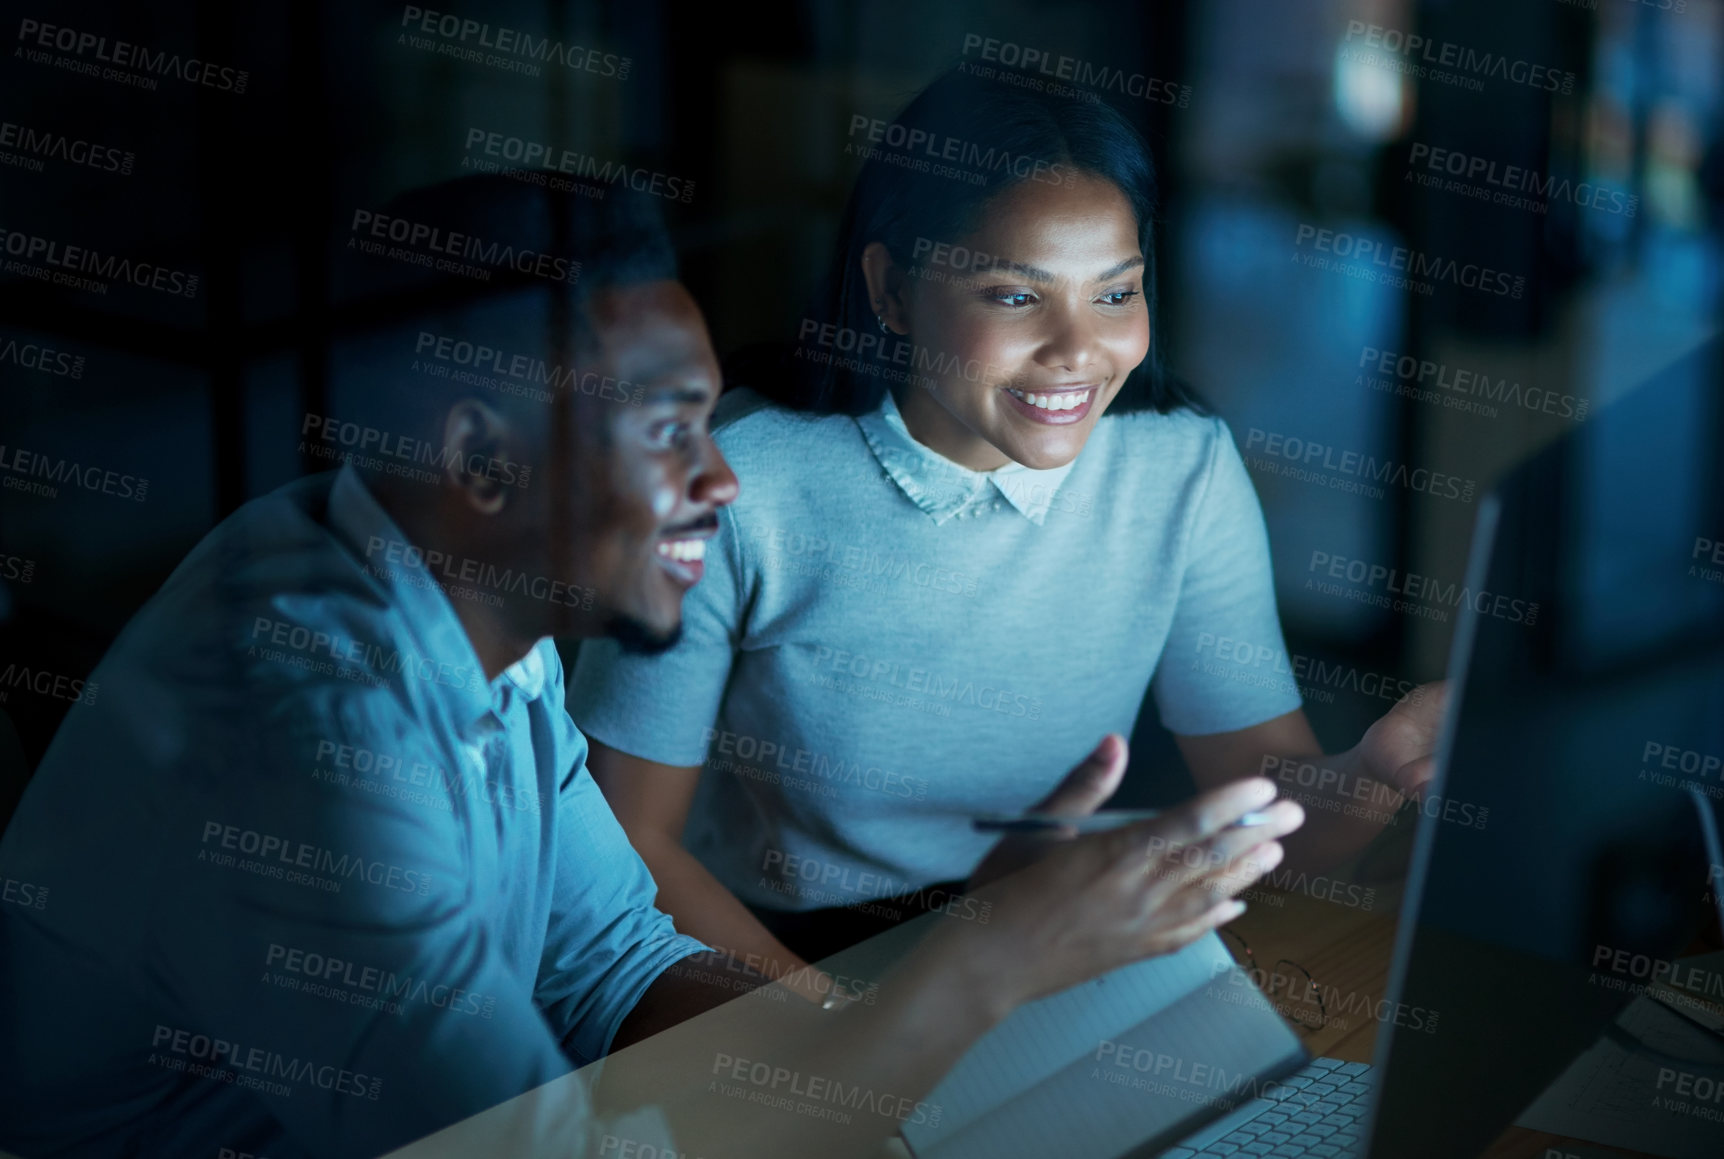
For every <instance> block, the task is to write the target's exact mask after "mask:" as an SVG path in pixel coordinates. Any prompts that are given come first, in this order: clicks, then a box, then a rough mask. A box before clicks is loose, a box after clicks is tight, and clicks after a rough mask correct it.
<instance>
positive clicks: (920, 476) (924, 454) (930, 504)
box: [856, 392, 1077, 526]
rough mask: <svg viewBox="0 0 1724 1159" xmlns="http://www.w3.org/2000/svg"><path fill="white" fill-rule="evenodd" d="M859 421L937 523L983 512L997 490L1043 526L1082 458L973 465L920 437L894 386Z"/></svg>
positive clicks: (893, 475)
mask: <svg viewBox="0 0 1724 1159" xmlns="http://www.w3.org/2000/svg"><path fill="white" fill-rule="evenodd" d="M856 425H857V426H858V427H859V428H861V431H862V437H863V438H864V439H865V440H867V443H868V447H869V449H870V450H872V451H873V452H874V457H875V458H876V459H878V460H880V466H881V467H882V468H884V469H885V471H886V476H887V477H888V478H889V479H891V480H892V481H893V482H894V483H896V484H897V485H898V489H899V490H900V491H902V492H903V493H904V495H905V497H906V498H908V499H909V500H910V502H912V503H914V504H915V505H916V506H918V507H920V508H921V509H922V510H923V511H925V512H927V513H928V515H929V516H930V517H932V518H933V520H934V522H935V523H936V524H943V523H945V522H946V520H948V519H950V518H952V517H953V516H954V515H958V514H959V513H961V512H964V511H969V510H974V511H976V512H977V513H978V514H979V513H980V511H982V510H985V507H984V506H983V505H984V504H986V503H987V501H988V498H989V496H990V495H991V494H993V493H998V494H999V495H1000V496H1001V497H1003V498H1004V499H1005V501H1006V502H1007V503H1010V504H1011V505H1012V507H1013V508H1015V509H1016V510H1017V511H1018V513H1019V514H1021V515H1022V516H1023V517H1024V518H1025V519H1028V520H1029V521H1030V522H1031V523H1034V524H1036V525H1037V526H1040V525H1041V523H1042V521H1043V520H1044V519H1046V518H1047V514H1048V509H1049V507H1050V506H1052V504H1053V501H1054V495H1055V494H1056V493H1058V491H1059V489H1060V484H1062V483H1064V482H1065V478H1066V476H1067V475H1069V474H1071V469H1072V466H1073V464H1075V463H1076V462H1077V460H1076V459H1073V460H1072V461H1071V462H1070V463H1067V464H1065V466H1063V467H1054V468H1053V469H1051V470H1047V471H1035V470H1031V469H1030V468H1029V467H1025V466H1022V465H1021V464H1018V463H1007V464H1006V465H1005V466H1004V467H1000V468H998V469H997V470H993V471H972V470H970V469H969V468H968V467H964V466H961V465H959V464H957V463H954V462H952V460H950V459H948V458H946V457H945V456H944V455H942V454H940V453H939V452H938V451H934V450H930V449H929V448H927V447H925V446H923V445H922V444H921V443H918V442H917V441H916V439H915V437H914V436H913V435H911V434H910V429H909V428H908V427H906V426H905V425H904V416H903V415H902V414H901V413H899V411H898V404H897V402H896V401H894V400H893V398H892V395H891V394H890V392H888V393H887V395H886V398H885V401H883V402H882V403H881V404H880V406H879V408H878V409H877V410H872V411H869V412H868V413H867V414H865V415H862V416H861V417H860V418H858V419H857V420H856Z"/></svg>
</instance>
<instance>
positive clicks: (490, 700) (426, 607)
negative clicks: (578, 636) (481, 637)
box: [329, 464, 546, 729]
mask: <svg viewBox="0 0 1724 1159" xmlns="http://www.w3.org/2000/svg"><path fill="white" fill-rule="evenodd" d="M329 523H330V526H331V527H332V528H333V529H334V530H335V532H336V533H337V534H338V535H339V536H341V538H342V539H344V540H345V541H346V542H347V545H348V547H349V548H350V549H351V550H352V551H353V552H354V554H355V555H356V556H357V557H358V558H359V559H360V560H361V561H365V560H366V559H367V556H366V545H367V544H369V543H372V542H374V541H375V540H381V541H383V542H385V543H390V542H400V543H405V542H407V540H406V536H405V535H404V534H403V533H402V531H401V529H400V528H399V527H397V526H396V525H395V521H394V520H392V519H390V518H389V515H388V513H387V512H385V511H384V510H383V507H382V505H381V504H379V503H378V502H377V500H376V498H375V497H374V496H373V495H372V494H371V491H370V489H368V488H367V487H366V486H365V484H364V483H363V482H362V481H361V480H360V478H359V474H358V472H356V471H355V470H354V469H353V466H352V464H343V466H342V467H341V470H340V473H339V474H337V475H336V478H335V485H334V487H332V488H331V489H330V493H329ZM369 574H370V575H371V577H372V579H373V580H374V581H375V582H377V583H379V584H380V585H382V586H383V587H384V588H386V589H387V590H388V591H389V592H390V595H391V601H392V602H393V603H394V604H395V606H397V607H400V608H402V609H403V613H404V614H403V616H402V619H403V621H404V622H405V624H406V625H407V630H408V633H409V634H410V635H411V636H412V638H413V642H414V644H415V645H417V647H418V652H419V655H420V656H422V657H424V658H426V659H427V660H428V661H430V662H432V663H437V664H439V665H440V668H439V669H438V670H439V671H440V672H444V673H475V674H478V675H479V679H478V680H477V681H474V680H472V679H468V680H466V681H447V682H445V681H443V680H433V681H429V682H427V687H428V688H429V689H431V690H432V692H433V695H436V696H439V697H442V698H444V699H445V700H446V701H447V703H448V704H449V707H450V709H451V710H452V712H453V714H454V716H455V718H456V719H457V720H458V721H460V722H461V724H462V726H463V727H465V728H468V729H470V728H472V727H473V726H475V725H479V724H481V723H483V722H484V721H485V720H486V719H487V718H488V717H490V716H491V713H492V711H493V709H494V708H495V707H497V706H498V705H499V704H500V703H501V700H500V698H499V694H500V693H501V692H502V691H503V689H504V685H505V682H507V683H508V684H511V685H513V686H514V688H515V689H516V690H518V691H519V694H520V696H521V697H522V699H524V700H535V699H537V698H538V696H539V693H540V692H542V691H543V690H544V687H545V678H546V672H545V662H544V659H543V658H542V657H541V656H540V655H539V649H538V647H537V646H535V647H534V648H533V650H532V651H531V652H528V653H527V654H526V656H524V657H522V658H521V659H520V660H517V661H516V662H515V663H513V664H511V665H510V666H509V667H507V668H505V669H504V670H503V671H502V672H501V673H500V674H499V675H498V676H497V678H496V679H495V680H492V681H489V682H487V681H485V680H484V678H483V667H482V666H481V664H480V663H479V656H478V654H477V653H476V652H474V651H473V644H472V642H471V641H470V640H468V639H467V631H466V629H465V628H463V627H462V626H461V620H460V618H459V617H457V616H456V615H455V609H454V606H453V605H451V604H450V602H449V597H448V596H446V595H444V594H443V591H442V590H441V589H440V588H439V587H438V586H437V584H436V582H435V578H434V577H433V576H432V574H431V572H430V571H429V570H428V569H427V568H426V567H425V565H424V563H423V562H420V561H410V560H403V561H402V562H400V563H391V564H390V565H389V566H388V568H387V569H384V568H375V569H373V570H371V571H370V572H369Z"/></svg>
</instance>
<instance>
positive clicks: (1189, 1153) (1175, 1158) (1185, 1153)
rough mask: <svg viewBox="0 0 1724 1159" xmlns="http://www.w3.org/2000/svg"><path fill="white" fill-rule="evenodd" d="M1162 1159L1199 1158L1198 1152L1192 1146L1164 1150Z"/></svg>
mask: <svg viewBox="0 0 1724 1159" xmlns="http://www.w3.org/2000/svg"><path fill="white" fill-rule="evenodd" d="M1161 1159H1197V1152H1196V1151H1193V1150H1192V1149H1191V1148H1190V1147H1175V1148H1173V1149H1172V1150H1171V1151H1163V1152H1162V1153H1161Z"/></svg>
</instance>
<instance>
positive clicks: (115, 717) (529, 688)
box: [0, 468, 705, 1159]
mask: <svg viewBox="0 0 1724 1159" xmlns="http://www.w3.org/2000/svg"><path fill="white" fill-rule="evenodd" d="M404 544H405V538H404V537H403V535H402V533H401V532H400V531H399V529H397V528H396V527H395V526H394V524H393V523H392V522H391V521H390V519H389V518H388V516H387V515H386V514H385V513H384V511H383V510H382V509H381V508H380V507H379V506H378V504H377V503H376V501H375V500H374V499H373V498H372V497H371V495H370V494H369V493H368V492H367V491H366V489H365V488H364V486H363V484H361V483H360V481H359V479H358V477H357V476H356V475H355V474H354V473H353V472H352V470H351V468H348V469H344V470H342V471H340V472H337V473H334V474H330V475H323V476H318V477H316V478H312V479H307V480H302V481H300V482H298V483H295V484H292V485H290V486H288V487H285V488H283V489H281V490H280V491H277V492H275V493H274V494H272V495H269V496H266V497H265V498H263V499H260V500H258V501H256V502H254V503H251V504H249V505H247V506H246V507H245V508H244V509H242V510H241V511H239V512H238V513H237V514H235V515H234V516H233V517H232V518H231V519H229V520H227V521H226V522H225V523H223V524H222V525H221V526H220V527H218V528H217V529H216V530H215V531H214V532H212V533H211V534H210V535H209V536H208V537H207V538H206V539H205V540H204V541H203V542H202V543H200V544H199V545H198V547H197V548H196V549H195V550H194V551H193V552H192V553H191V555H190V556H188V557H187V559H186V560H185V561H184V562H183V563H182V564H181V565H180V567H179V568H178V569H177V570H176V571H175V572H174V574H173V575H172V576H171V577H170V578H169V580H168V582H167V583H166V584H165V585H164V587H163V588H162V590H161V591H160V592H159V593H158V594H157V595H156V596H155V597H154V598H153V599H151V600H150V601H149V603H148V604H147V605H146V606H145V607H144V608H143V610H142V611H141V612H140V613H139V614H138V616H137V617H136V618H135V619H134V620H133V621H132V622H131V623H130V624H129V625H128V626H127V628H126V629H125V631H124V632H123V633H122V634H121V636H120V638H119V640H118V641H117V642H116V643H115V645H114V647H113V648H112V650H111V651H110V652H109V654H108V655H107V656H106V657H105V658H104V659H103V661H102V663H101V665H100V666H99V667H98V669H97V671H96V673H95V674H94V676H93V678H92V682H93V684H94V686H95V692H94V693H93V694H89V693H87V694H86V699H85V701H84V702H80V703H79V704H77V705H75V706H74V707H73V709H72V711H71V713H70V715H69V716H68V718H67V720H66V722H65V724H64V725H63V726H62V728H61V730H60V732H59V734H58V735H57V736H56V738H55V740H54V743H53V745H52V746H51V747H50V749H49V751H48V753H47V756H46V757H45V758H44V760H43V763H42V766H41V767H40V769H38V770H37V772H36V775H35V776H34V778H33V779H32V781H31V782H30V785H29V787H28V789H27V791H26V793H25V795H24V799H23V801H22V803H21V805H20V807H19V810H18V812H17V814H16V816H15V817H14V818H13V820H12V822H11V824H10V826H9V828H8V830H7V833H6V835H5V837H4V839H3V840H0V877H4V878H6V879H8V880H12V881H16V882H18V883H20V884H21V885H22V884H28V885H30V886H31V887H32V888H31V889H30V890H29V891H28V894H27V896H28V898H29V900H30V904H28V905H26V904H20V903H19V902H17V901H13V902H12V903H11V904H4V905H0V1009H3V1011H4V1017H3V1018H0V1023H3V1024H4V1025H5V1027H6V1033H5V1034H4V1035H0V1061H3V1065H0V1070H3V1071H4V1074H5V1081H3V1082H0V1145H4V1146H6V1147H8V1148H10V1149H13V1150H16V1151H19V1152H21V1153H23V1154H26V1155H37V1154H61V1153H65V1154H91V1155H96V1154H103V1155H106V1154H147V1155H167V1154H188V1155H190V1154H200V1153H207V1154H209V1155H212V1156H213V1155H215V1154H217V1153H218V1150H219V1149H220V1148H230V1149H232V1150H233V1151H235V1152H251V1153H253V1154H259V1155H268V1156H270V1157H271V1159H281V1157H284V1156H290V1155H297V1154H314V1155H369V1154H376V1153H378V1152H381V1151H384V1150H387V1149H389V1148H390V1147H393V1146H398V1145H400V1144H402V1143H405V1142H407V1141H409V1140H411V1139H413V1138H417V1137H419V1136H422V1135H424V1134H427V1133H429V1132H430V1131H432V1130H435V1129H437V1128H438V1127H441V1126H443V1125H445V1124H447V1123H450V1122H453V1121H456V1120H458V1119H461V1118H464V1117H466V1116H468V1115H471V1114H474V1113H476V1112H478V1111H480V1110H482V1109H484V1108H485V1107H488V1106H491V1105H494V1104H496V1103H499V1102H502V1101H504V1100H505V1099H508V1098H510V1097H512V1096H514V1095H516V1094H519V1093H521V1092H523V1091H525V1090H528V1089H530V1088H532V1087H535V1086H537V1085H539V1084H542V1083H545V1082H548V1081H550V1080H551V1079H553V1078H556V1077H558V1076H559V1075H561V1074H564V1073H566V1072H567V1071H568V1070H569V1069H571V1067H572V1066H578V1065H580V1064H581V1063H584V1062H586V1061H589V1060H592V1059H595V1058H598V1057H600V1056H601V1055H603V1054H604V1053H605V1052H606V1051H607V1050H608V1048H609V1045H610V1042H611V1038H612V1036H613V1035H614V1034H615V1032H616V1029H617V1026H618V1024H619V1023H620V1022H621V1021H622V1019H623V1018H624V1017H625V1016H626V1015H627V1014H628V1012H629V1011H630V1010H631V1009H632V1008H633V1007H634V1005H635V1003H636V1001H637V1000H638V999H639V998H640V996H641V994H642V993H643V991H645V989H646V988H647V987H648V985H650V984H651V983H652V981H653V980H654V979H656V978H657V977H658V975H659V974H660V973H661V972H662V971H663V970H664V969H665V967H667V966H668V965H670V964H671V963H673V962H675V961H677V960H679V959H681V958H683V957H686V956H687V955H689V954H692V953H697V952H699V951H701V950H702V949H704V948H705V947H703V946H702V945H701V944H700V943H698V942H696V941H694V940H693V939H690V938H686V937H682V936H680V935H678V934H677V933H676V932H675V931H674V929H673V927H672V925H671V922H670V919H669V918H667V917H666V916H665V915H664V914H662V913H660V912H659V911H658V910H657V909H656V908H654V905H653V901H654V897H655V888H654V886H653V883H652V879H651V877H650V875H649V874H648V872H647V870H646V867H645V866H644V865H643V864H642V862H641V860H640V858H639V857H638V856H637V855H636V854H635V852H634V850H633V849H632V848H631V847H630V845H629V842H628V840H627V838H626V836H625V835H624V833H623V831H622V829H621V827H620V826H619V825H618V824H617V822H616V820H615V818H614V817H613V816H612V815H611V812H610V810H609V808H608V807H607V806H606V804H605V802H604V800H603V798H602V797H601V795H600V793H599V791H598V788H597V787H596V786H595V785H594V783H593V781H592V778H591V777H590V775H589V774H588V773H587V771H586V767H585V766H586V754H587V745H586V741H585V740H584V738H583V737H582V736H581V734H580V733H579V732H578V731H577V730H576V728H575V726H574V724H573V722H572V721H571V720H570V719H569V716H568V714H567V713H566V712H565V711H564V709H563V673H562V666H561V663H560V662H559V660H558V658H557V653H556V651H555V649H554V648H553V647H552V646H551V643H550V641H548V640H543V641H540V642H539V644H538V645H537V646H536V647H535V648H534V649H533V651H532V652H531V653H529V654H528V655H527V657H526V658H525V659H523V660H522V661H520V662H519V663H517V664H516V665H514V666H513V667H511V668H510V669H509V670H508V671H506V672H505V673H503V674H502V675H501V676H499V677H498V678H497V679H495V680H491V681H487V680H486V679H485V677H484V674H483V671H482V669H481V667H480V664H479V660H478V657H477V656H476V655H475V654H474V651H473V648H472V646H471V644H470V643H469V641H468V639H467V636H466V634H465V632H464V631H463V629H462V627H461V623H460V621H459V620H458V619H457V617H456V615H455V612H454V608H453V606H452V605H451V603H450V601H449V597H447V596H445V594H444V592H443V591H442V590H440V589H439V588H438V586H437V585H436V584H435V583H434V582H432V579H431V576H430V573H429V572H427V571H426V569H425V567H424V565H423V562H422V561H421V560H420V559H419V557H418V556H417V554H416V553H414V552H408V551H403V550H402V547H403V545H404ZM489 579H491V580H496V579H497V576H496V575H491V576H489ZM451 592H452V594H455V595H456V597H457V598H472V599H494V598H496V596H497V594H498V593H497V592H496V591H493V590H490V589H487V588H486V587H485V586H483V585H476V586H474V587H471V588H468V587H463V588H460V589H451ZM10 895H11V896H12V897H14V898H22V897H25V896H26V894H25V892H24V891H22V890H11V891H10Z"/></svg>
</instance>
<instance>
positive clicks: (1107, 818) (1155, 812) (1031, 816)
mask: <svg viewBox="0 0 1724 1159" xmlns="http://www.w3.org/2000/svg"><path fill="white" fill-rule="evenodd" d="M1162 813H1163V810H1161V809H1114V810H1110V811H1109V812H1106V813H1085V814H1084V815H1082V816H1079V817H1063V816H1060V815H1058V814H1056V813H983V814H981V815H980V816H978V817H975V818H972V819H971V821H970V825H971V827H973V828H974V829H975V830H976V832H978V833H1046V832H1049V831H1050V830H1055V829H1075V830H1077V831H1078V832H1079V833H1105V832H1107V831H1108V830H1109V829H1120V828H1124V827H1125V826H1127V825H1136V824H1137V823H1138V822H1139V821H1152V820H1154V819H1155V818H1157V817H1160V816H1161V815H1162ZM1268 821H1269V815H1268V814H1267V813H1247V814H1245V815H1244V816H1242V817H1240V818H1239V820H1237V821H1235V822H1234V823H1233V824H1232V825H1229V826H1228V828H1230V829H1244V828H1246V827H1247V826H1250V825H1263V824H1266V823H1267V822H1268Z"/></svg>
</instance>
